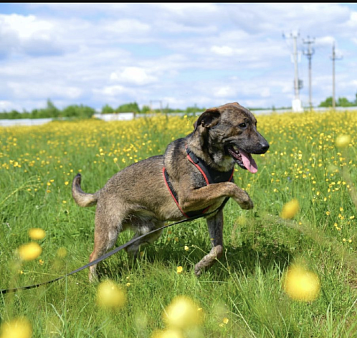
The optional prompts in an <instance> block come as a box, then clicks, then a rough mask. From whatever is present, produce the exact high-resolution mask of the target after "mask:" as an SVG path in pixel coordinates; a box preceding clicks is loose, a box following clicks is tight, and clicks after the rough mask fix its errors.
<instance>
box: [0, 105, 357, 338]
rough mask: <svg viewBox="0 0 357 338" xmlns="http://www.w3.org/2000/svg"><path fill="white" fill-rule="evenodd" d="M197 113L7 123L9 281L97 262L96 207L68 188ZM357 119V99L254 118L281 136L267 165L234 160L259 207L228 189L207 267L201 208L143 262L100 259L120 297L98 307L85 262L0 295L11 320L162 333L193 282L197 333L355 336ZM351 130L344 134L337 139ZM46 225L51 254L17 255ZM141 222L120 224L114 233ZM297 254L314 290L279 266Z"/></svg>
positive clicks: (2, 268)
mask: <svg viewBox="0 0 357 338" xmlns="http://www.w3.org/2000/svg"><path fill="white" fill-rule="evenodd" d="M193 122H194V121H193V120H192V119H189V118H187V117H183V118H179V117H170V118H165V117H157V118H152V119H139V120H135V121H130V122H110V123H109V122H107V123H105V122H101V121H96V120H88V121H82V122H72V123H69V122H53V123H49V124H47V125H44V126H36V127H12V128H3V129H1V130H0V140H1V146H0V223H1V226H0V288H1V289H6V288H12V287H16V286H23V285H28V284H34V283H39V282H42V281H46V280H49V279H52V278H55V277H57V276H60V275H62V274H64V273H65V272H66V271H67V272H69V271H71V270H73V269H75V268H77V267H79V266H81V265H84V264H85V263H87V261H88V256H89V254H90V253H91V251H92V247H93V230H94V214H95V208H85V209H83V208H79V207H78V206H77V205H76V204H75V203H74V201H73V200H72V198H71V191H70V185H71V181H72V179H73V177H74V175H75V174H76V173H77V172H81V173H82V175H83V182H82V185H83V188H84V190H85V191H88V192H94V191H96V190H98V189H99V188H101V187H102V186H103V185H104V184H105V182H106V181H107V180H108V179H109V178H110V177H111V176H112V175H113V174H114V173H115V172H117V171H118V170H120V169H122V168H124V167H126V166H127V165H129V164H131V163H134V162H137V161H139V160H141V159H144V158H147V157H149V156H152V155H156V154H162V153H163V152H164V151H165V148H166V145H167V144H168V143H169V142H171V140H173V139H176V138H179V137H183V136H185V135H187V134H188V133H189V132H191V130H192V124H193ZM356 122H357V115H356V112H349V113H336V112H330V113H303V114H291V113H290V114H289V113H286V114H279V115H269V116H258V129H259V131H260V132H261V133H262V134H263V135H264V137H265V138H266V139H267V140H268V141H269V143H270V145H271V148H270V150H269V152H268V153H266V154H265V155H261V156H255V159H256V161H257V164H258V168H259V170H258V173H257V174H255V175H252V174H250V173H248V172H246V171H243V170H240V169H237V171H236V172H235V182H236V184H237V185H239V186H240V187H242V188H244V189H245V190H247V191H248V193H249V194H250V196H251V198H252V200H253V201H254V204H255V207H254V209H253V210H251V211H244V210H241V209H240V208H239V207H238V206H237V205H236V204H235V203H234V202H233V201H229V202H228V204H227V206H226V208H225V228H224V239H225V255H224V257H223V258H222V259H221V260H220V261H219V262H217V264H216V265H215V266H214V267H212V268H211V269H210V270H209V271H207V272H206V273H204V274H203V275H202V276H201V277H200V278H199V279H197V278H196V277H195V276H194V273H193V266H194V264H195V263H197V262H198V261H199V260H200V259H201V258H202V256H203V255H204V254H205V253H207V252H208V251H209V247H210V244H209V237H208V232H207V230H206V225H205V221H204V220H197V221H193V222H191V223H185V224H182V225H179V226H177V227H173V228H170V230H168V231H166V232H164V234H163V235H162V237H161V238H160V239H159V240H158V241H157V242H156V243H155V244H154V245H151V246H147V247H143V248H142V249H141V255H140V256H141V257H140V259H139V260H138V261H137V262H136V263H135V264H134V266H132V265H131V264H130V262H129V261H128V259H127V257H126V254H125V252H119V253H118V254H116V255H115V256H112V257H110V258H109V259H107V260H106V261H105V262H104V263H103V264H102V265H101V267H100V268H99V272H100V274H101V276H102V278H103V279H106V278H109V279H111V280H114V281H116V282H117V283H118V284H119V285H120V286H121V287H122V288H123V289H125V291H126V294H127V303H126V305H125V306H124V307H123V308H121V309H118V310H109V309H103V308H100V307H99V306H98V305H97V303H96V295H97V285H96V284H89V283H88V276H87V271H82V272H80V273H78V274H76V275H73V276H71V277H68V278H66V279H64V280H61V281H59V282H56V283H54V284H51V285H48V286H44V287H40V288H38V289H32V290H27V291H19V292H17V293H15V294H6V295H1V296H0V319H1V322H2V323H3V325H5V323H8V322H9V321H10V320H12V319H14V318H19V317H22V316H24V317H26V318H27V319H28V320H29V322H30V323H31V326H32V330H33V333H32V336H33V337H81V338H82V337H152V336H154V335H156V336H159V333H158V332H160V330H164V329H165V327H166V326H165V325H166V324H165V321H164V320H163V312H165V311H166V310H165V309H167V306H168V305H169V304H170V303H171V302H172V300H173V299H174V298H175V297H176V296H178V295H185V296H187V297H189V298H190V299H193V300H194V301H195V302H196V303H197V304H199V308H200V311H202V313H203V314H204V321H203V323H202V324H201V325H200V326H199V328H196V329H195V330H191V331H187V332H186V331H185V336H187V337H294V338H295V337H355V336H357V326H356V322H357V318H356V301H357V293H356V258H355V255H356V248H357V246H356V242H357V238H356V231H355V229H356V206H355V204H354V202H353V198H351V194H352V196H353V189H354V186H353V184H354V183H356V160H355V159H356V138H355V135H356V132H357V123H356ZM341 134H345V135H350V136H351V139H350V141H349V142H348V145H347V147H345V148H338V147H336V145H335V140H336V138H337V137H338V136H339V135H341ZM293 198H296V199H297V200H298V201H299V204H300V212H299V213H298V214H297V215H296V216H295V218H294V220H290V221H289V220H283V219H282V218H281V217H280V214H281V210H282V207H283V205H284V204H285V203H286V202H288V201H290V200H292V199H293ZM38 227H40V228H42V229H44V230H45V231H46V237H45V238H44V239H42V240H38V243H39V244H40V245H41V247H42V249H43V251H42V254H41V255H40V256H39V257H38V258H37V259H36V260H33V261H30V262H20V261H19V259H18V257H17V254H16V250H17V249H18V248H19V246H20V245H22V244H24V243H27V242H29V241H30V239H29V237H28V230H29V229H31V228H38ZM131 235H132V234H129V233H124V234H121V235H120V236H119V239H118V243H117V244H118V245H119V244H122V243H124V242H126V241H127V240H129V239H130V238H131ZM63 248H65V250H66V251H67V256H65V257H63V256H64V255H63V252H64V250H63ZM59 249H61V250H62V251H60V253H59V251H58V250H59ZM293 262H304V264H305V265H306V266H307V267H308V268H309V269H310V270H311V271H313V272H315V273H316V274H317V275H318V276H319V279H320V281H321V292H320V295H319V297H318V299H317V300H315V301H312V302H299V301H294V300H292V299H290V298H289V297H288V295H287V294H286V293H285V292H284V290H283V288H282V279H283V275H284V272H285V271H286V269H287V267H288V266H289V265H290V264H291V263H293ZM179 266H181V267H182V272H180V273H178V271H179V270H177V267H179ZM158 330H159V331H158ZM155 332H156V333H155ZM163 332H164V331H163ZM162 334H163V333H162ZM0 337H1V336H0ZM1 338H2V337H1Z"/></svg>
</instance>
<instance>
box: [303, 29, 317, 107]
mask: <svg viewBox="0 0 357 338" xmlns="http://www.w3.org/2000/svg"><path fill="white" fill-rule="evenodd" d="M302 42H303V43H305V44H307V49H305V50H303V53H304V55H306V57H307V59H308V60H309V106H310V110H312V89H311V58H312V55H313V54H314V53H315V50H314V48H312V44H313V43H314V42H315V38H313V39H311V40H310V37H309V36H308V37H307V39H306V40H305V39H303V40H302Z"/></svg>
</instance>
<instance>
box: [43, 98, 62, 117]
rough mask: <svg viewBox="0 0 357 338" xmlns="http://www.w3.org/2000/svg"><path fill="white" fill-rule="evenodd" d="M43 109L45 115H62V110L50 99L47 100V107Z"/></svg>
mask: <svg viewBox="0 0 357 338" xmlns="http://www.w3.org/2000/svg"><path fill="white" fill-rule="evenodd" d="M41 110H43V112H42V115H43V117H58V116H59V115H60V110H59V109H58V108H57V107H56V106H55V105H54V104H53V102H52V101H51V100H50V99H48V100H47V107H46V108H44V109H41Z"/></svg>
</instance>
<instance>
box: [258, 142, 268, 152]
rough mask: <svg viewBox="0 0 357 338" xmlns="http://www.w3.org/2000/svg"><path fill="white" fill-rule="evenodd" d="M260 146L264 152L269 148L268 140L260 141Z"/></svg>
mask: <svg viewBox="0 0 357 338" xmlns="http://www.w3.org/2000/svg"><path fill="white" fill-rule="evenodd" d="M260 146H261V147H262V151H263V153H266V152H267V151H268V149H269V143H268V142H261V143H260Z"/></svg>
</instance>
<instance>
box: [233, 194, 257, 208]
mask: <svg viewBox="0 0 357 338" xmlns="http://www.w3.org/2000/svg"><path fill="white" fill-rule="evenodd" d="M234 200H235V201H236V202H237V203H238V204H239V206H240V207H241V208H242V209H244V210H249V209H253V207H254V203H253V201H252V200H251V199H250V197H249V195H248V193H247V192H245V191H243V194H241V195H240V196H239V198H235V199H234Z"/></svg>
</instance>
